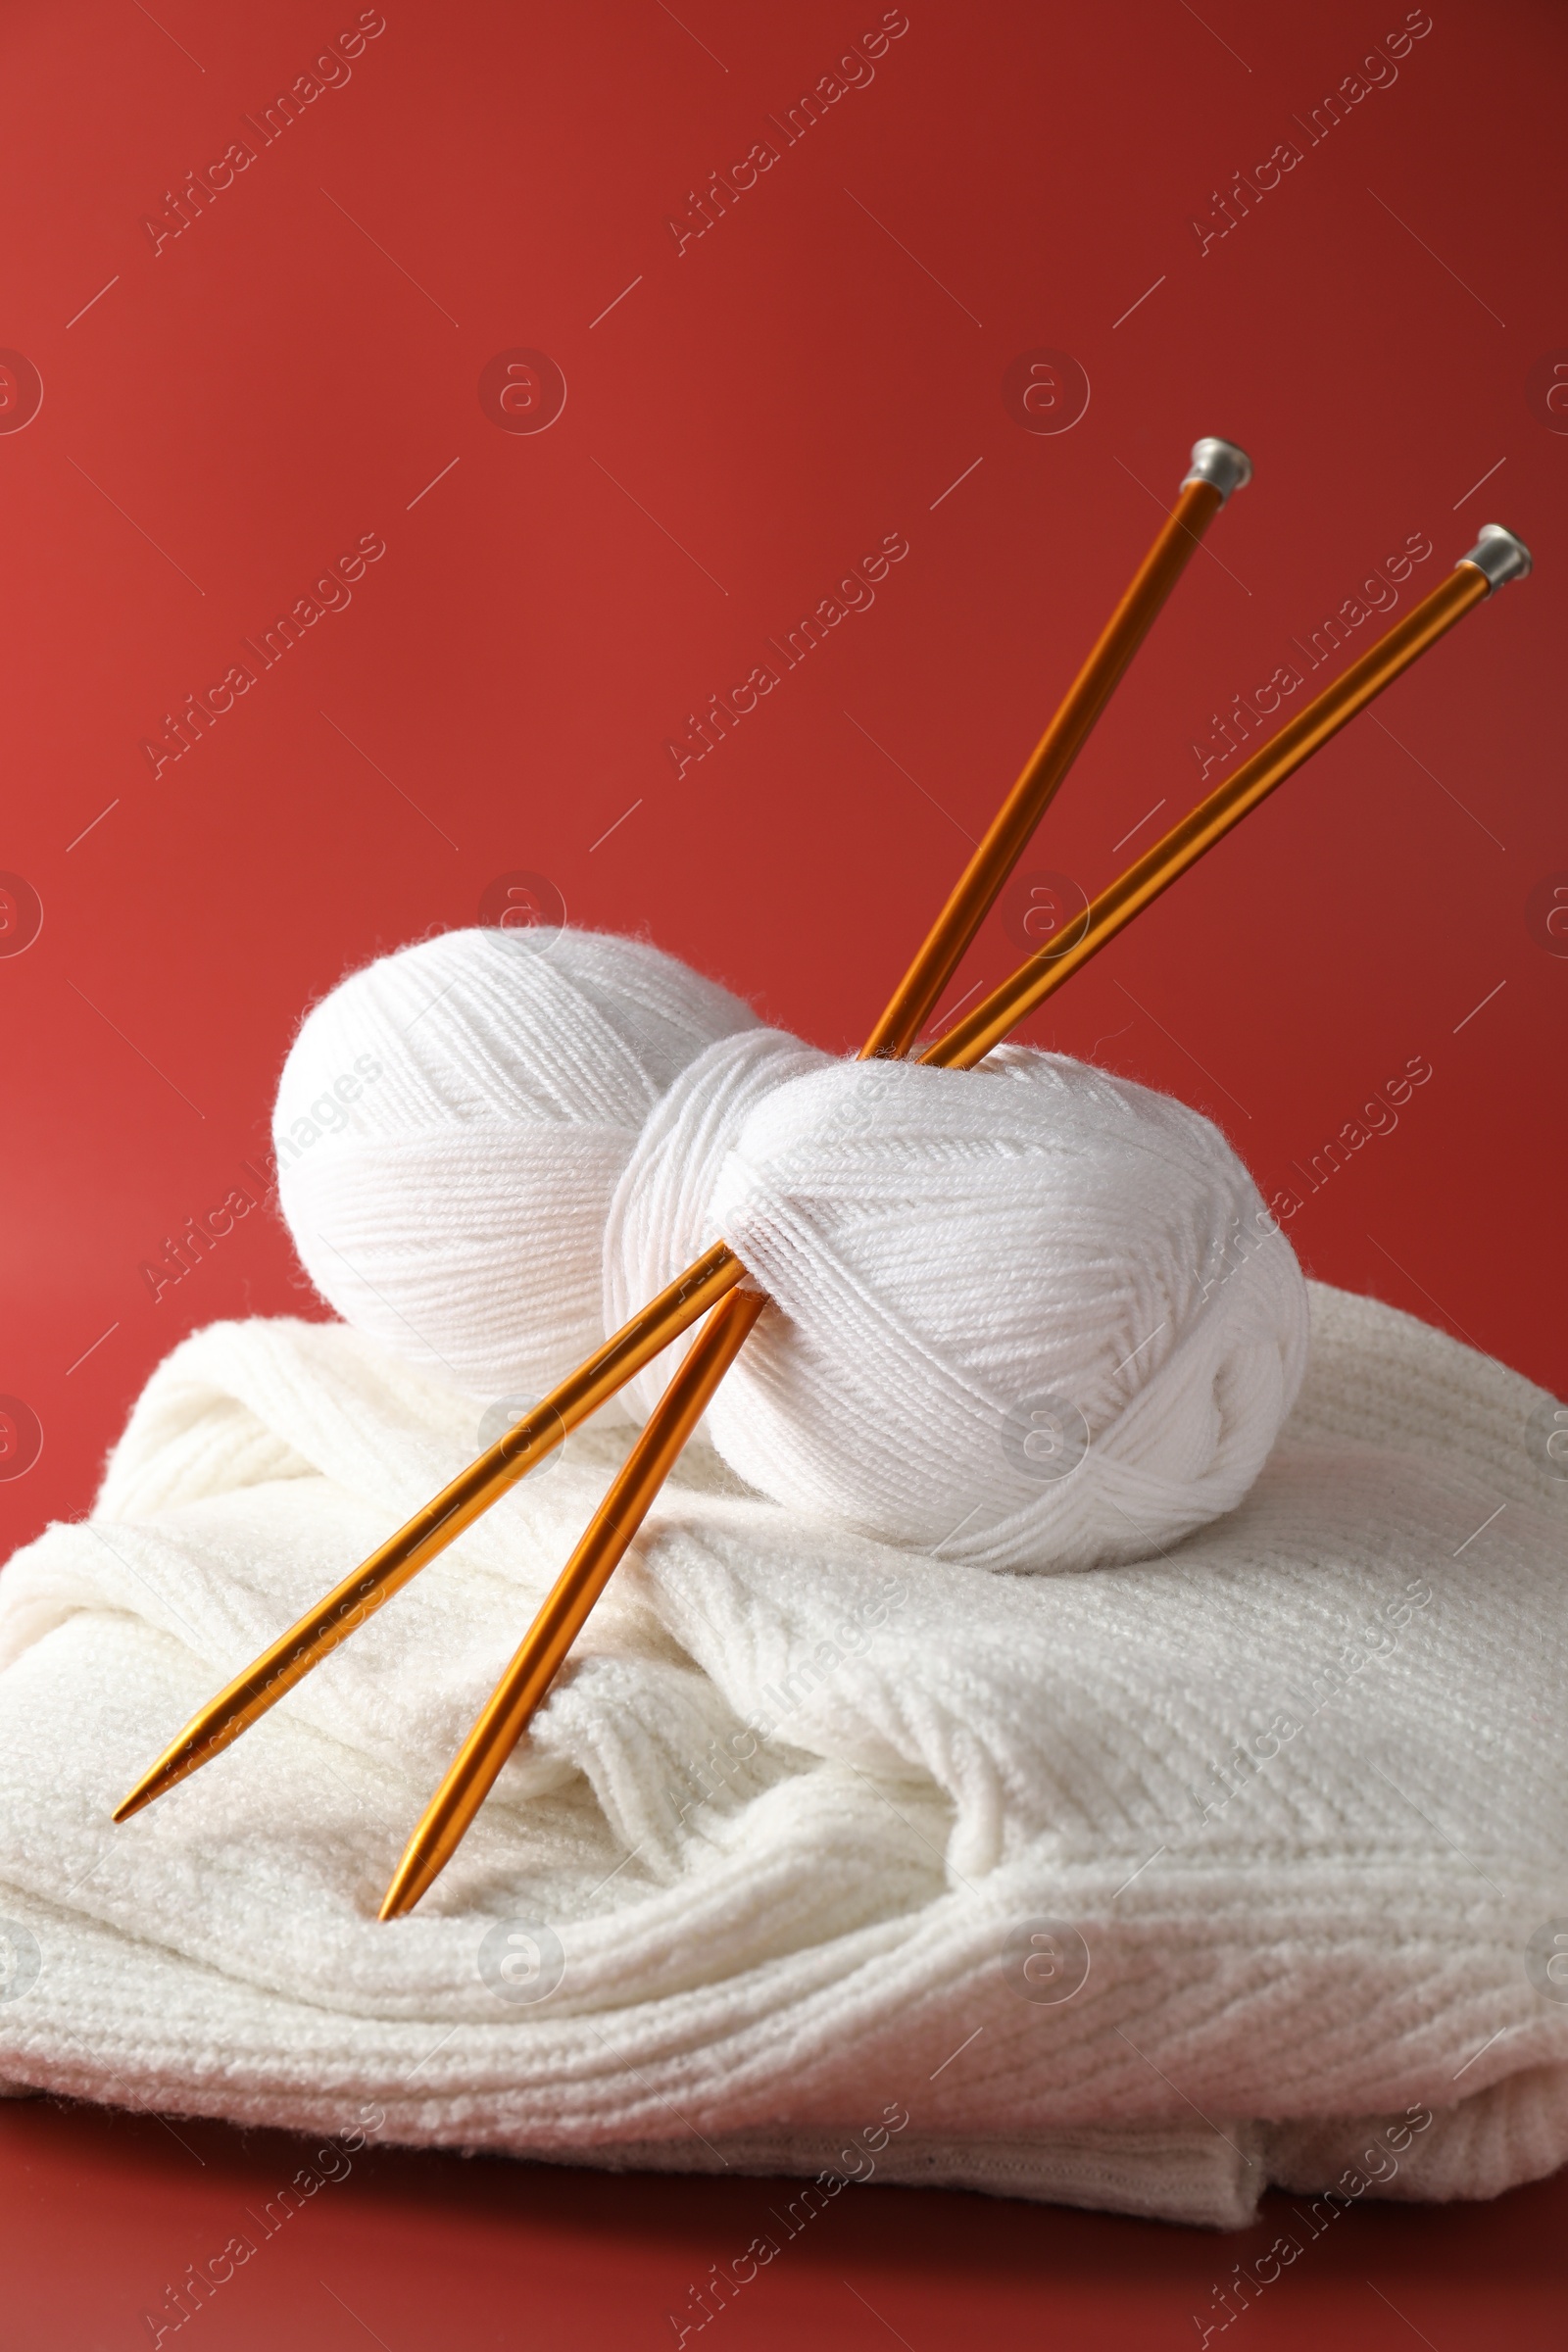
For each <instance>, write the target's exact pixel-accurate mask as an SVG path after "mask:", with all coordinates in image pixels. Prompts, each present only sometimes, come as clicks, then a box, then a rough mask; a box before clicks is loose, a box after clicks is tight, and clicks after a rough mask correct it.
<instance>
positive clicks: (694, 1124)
mask: <svg viewBox="0 0 1568 2352" xmlns="http://www.w3.org/2000/svg"><path fill="white" fill-rule="evenodd" d="M541 943H542V944H541ZM366 1072H373V1073H374V1075H373V1076H370V1077H368V1078H362V1076H359V1075H357V1074H356V1073H366ZM345 1078H346V1079H347V1081H348V1083H347V1085H345V1086H339V1084H338V1082H339V1081H340V1080H342V1079H345ZM343 1097H347V1098H348V1100H346V1101H345V1100H343V1099H342V1098H343ZM274 1135H275V1138H276V1143H277V1151H278V1158H279V1163H280V1170H281V1175H280V1190H281V1197H282V1202H283V1208H284V1212H285V1214H286V1216H287V1218H288V1221H289V1224H290V1227H291V1228H292V1230H293V1233H294V1237H295V1241H296V1244H297V1246H298V1249H299V1251H300V1255H301V1258H302V1260H303V1262H304V1264H305V1266H306V1268H307V1270H308V1272H309V1273H310V1275H311V1278H312V1280H313V1281H314V1282H315V1283H316V1285H317V1287H318V1289H319V1291H320V1292H321V1294H322V1296H323V1297H324V1298H326V1299H328V1300H329V1301H330V1302H331V1304H332V1305H333V1306H334V1307H335V1308H336V1309H337V1311H338V1312H339V1313H340V1314H341V1315H342V1316H343V1317H344V1318H345V1319H346V1320H347V1321H348V1322H350V1323H351V1324H353V1325H354V1326H355V1328H356V1329H358V1330H360V1331H363V1332H365V1333H367V1334H368V1335H370V1336H371V1337H373V1338H375V1339H377V1340H379V1341H381V1342H383V1343H384V1344H385V1345H386V1346H387V1347H389V1348H394V1349H395V1350H396V1351H397V1352H398V1353H399V1354H400V1355H401V1356H403V1357H404V1358H405V1360H406V1361H408V1362H409V1363H410V1364H412V1365H415V1366H417V1367H418V1368H419V1369H421V1370H425V1371H432V1372H436V1373H438V1374H439V1375H440V1376H441V1377H442V1378H443V1379H444V1380H446V1381H448V1382H450V1383H451V1384H452V1385H454V1386H456V1387H458V1388H461V1389H463V1390H466V1392H468V1393H469V1394H470V1395H472V1396H473V1397H476V1398H478V1399H481V1400H483V1401H485V1402H490V1401H492V1400H499V1399H500V1398H502V1397H517V1398H519V1399H522V1400H527V1401H532V1400H533V1399H534V1398H536V1397H540V1396H542V1395H543V1394H544V1393H545V1392H546V1391H547V1390H548V1389H549V1388H550V1386H551V1385H552V1384H553V1383H554V1381H556V1380H557V1379H559V1378H560V1377H561V1374H562V1373H563V1371H564V1369H565V1368H566V1367H567V1366H568V1365H570V1364H571V1363H573V1362H575V1361H576V1360H577V1359H578V1358H579V1357H580V1356H583V1355H586V1354H587V1353H588V1352H589V1350H590V1348H594V1347H596V1346H597V1345H598V1344H599V1342H600V1341H601V1340H602V1338H603V1337H604V1335H605V1332H606V1331H607V1330H613V1329H615V1328H616V1327H617V1326H618V1325H619V1324H621V1323H622V1322H624V1321H626V1320H627V1319H628V1317H629V1316H630V1315H631V1314H632V1313H633V1312H634V1311H635V1310H636V1308H637V1307H638V1306H640V1305H641V1304H642V1303H643V1301H644V1300H645V1299H650V1298H652V1297H653V1295H654V1294H655V1292H657V1291H659V1290H662V1288H663V1287H664V1285H665V1284H666V1283H668V1282H670V1281H671V1280H673V1278H674V1277H675V1276H676V1275H677V1274H678V1273H679V1272H680V1271H681V1269H682V1268H683V1267H684V1266H685V1265H687V1264H688V1263H689V1262H690V1261H691V1260H692V1259H693V1258H695V1257H696V1256H698V1255H699V1254H700V1253H701V1251H702V1250H705V1249H707V1248H708V1247H710V1246H711V1243H712V1242H714V1241H715V1240H720V1239H722V1240H724V1241H726V1242H728V1243H729V1245H730V1247H731V1248H732V1249H733V1250H735V1251H736V1253H737V1255H738V1256H739V1257H740V1258H741V1259H742V1261H743V1262H744V1264H745V1265H746V1267H747V1268H748V1270H749V1273H750V1274H751V1275H752V1276H753V1277H754V1278H755V1280H756V1281H757V1283H758V1284H759V1285H760V1288H761V1289H763V1290H765V1291H766V1293H767V1294H768V1297H769V1299H771V1300H772V1301H773V1302H774V1303H773V1307H772V1309H771V1310H770V1311H769V1312H768V1313H767V1314H766V1315H765V1316H764V1317H763V1320H762V1322H761V1324H760V1326H759V1329H758V1331H757V1332H756V1334H755V1335H754V1337H753V1338H752V1340H751V1341H750V1342H749V1344H748V1346H747V1348H746V1351H745V1353H744V1354H743V1355H742V1357H741V1358H740V1360H739V1362H738V1364H737V1365H736V1367H735V1369H734V1370H733V1371H732V1372H731V1373H730V1375H729V1378H728V1380H727V1381H726V1383H725V1385H724V1387H723V1389H722V1390H721V1391H720V1392H719V1395H718V1397H717V1398H716V1400H715V1402H714V1404H713V1405H712V1407H711V1412H710V1416H709V1420H710V1428H711V1437H712V1440H713V1443H714V1444H715V1445H716V1446H717V1448H718V1450H719V1452H720V1453H721V1454H722V1455H723V1457H724V1459H725V1460H726V1461H727V1462H728V1463H729V1464H730V1466H731V1468H732V1469H734V1470H735V1471H736V1472H737V1473H738V1474H739V1475H740V1476H741V1477H742V1478H744V1479H745V1480H746V1481H747V1482H748V1484H749V1485H751V1486H753V1487H755V1488H756V1489H758V1490H759V1492H760V1493H761V1494H764V1495H769V1496H771V1497H772V1498H773V1499H774V1500H776V1501H779V1502H783V1503H786V1504H788V1505H789V1506H790V1507H791V1508H792V1509H795V1510H797V1511H800V1512H803V1513H806V1514H809V1515H811V1516H813V1517H825V1518H830V1519H832V1520H834V1521H835V1522H837V1523H839V1524H841V1525H845V1526H850V1527H854V1528H857V1529H858V1530H860V1531H861V1532H862V1533H864V1534H866V1535H870V1536H875V1537H878V1538H880V1539H882V1540H884V1541H886V1542H890V1543H894V1544H908V1545H915V1546H918V1547H920V1548H922V1549H926V1550H932V1549H939V1550H940V1552H941V1555H942V1557H944V1558H946V1559H952V1560H958V1561H966V1562H969V1563H971V1564H973V1565H975V1566H977V1567H986V1568H1001V1569H1018V1568H1033V1569H1040V1568H1068V1567H1086V1566H1090V1565H1092V1564H1095V1563H1097V1562H1107V1561H1115V1560H1127V1559H1135V1558H1139V1557H1144V1556H1147V1555H1148V1554H1149V1553H1150V1552H1151V1551H1152V1549H1154V1548H1155V1547H1156V1546H1157V1545H1159V1544H1166V1543H1169V1542H1171V1541H1173V1540H1175V1539H1176V1538H1178V1537H1180V1536H1183V1535H1185V1534H1187V1533H1188V1531H1189V1530H1190V1529H1192V1528H1195V1527H1198V1526H1201V1524H1202V1523H1203V1522H1204V1521H1206V1520H1209V1519H1213V1518H1215V1517H1217V1516H1218V1515H1219V1514H1220V1513H1221V1512H1224V1511H1228V1510H1230V1509H1232V1508H1233V1507H1234V1506H1235V1504H1236V1503H1238V1502H1239V1501H1240V1500H1241V1498H1242V1496H1243V1495H1245V1494H1246V1493H1247V1490H1248V1488H1249V1487H1250V1485H1251V1483H1252V1480H1253V1479H1254V1478H1255V1477H1256V1475H1257V1473H1258V1471H1259V1469H1260V1468H1261V1467H1262V1464H1263V1462H1264V1460H1265V1458H1266V1456H1267V1454H1268V1450H1269V1447H1270V1446H1272V1444H1273V1442H1274V1438H1275V1435H1276V1433H1277V1432H1278V1429H1279V1426H1280V1424H1281V1422H1282V1420H1283V1419H1284V1417H1285V1414H1286V1412H1287V1411H1288V1409H1289V1407H1290V1404H1291V1401H1292V1399H1293V1398H1294V1397H1295V1395H1296V1392H1297V1390H1298V1388H1299V1384H1300V1379H1301V1373H1302V1367H1303V1364H1304V1360H1305V1347H1306V1305H1305V1292H1304V1288H1303V1285H1302V1281H1301V1276H1300V1271H1299V1267H1298V1265H1297V1262H1296V1258H1295V1255H1294V1253H1293V1251H1292V1250H1291V1248H1290V1245H1289V1243H1288V1242H1287V1241H1286V1240H1285V1239H1284V1237H1283V1235H1281V1234H1280V1233H1278V1232H1277V1231H1271V1230H1269V1229H1268V1220H1267V1219H1266V1216H1265V1214H1264V1211H1263V1207H1262V1203H1261V1201H1260V1200H1259V1198H1258V1195H1257V1193H1256V1190H1255V1188H1254V1187H1253V1185H1252V1182H1251V1179H1250V1176H1249V1175H1248V1172H1247V1170H1246V1168H1245V1167H1244V1166H1243V1165H1242V1163H1241V1161H1240V1160H1239V1159H1238V1158H1237V1156H1236V1154H1235V1153H1234V1152H1232V1151H1231V1150H1230V1147H1229V1146H1228V1145H1227V1144H1226V1142H1225V1140H1224V1138H1223V1137H1222V1136H1221V1135H1220V1134H1219V1132H1218V1130H1217V1129H1216V1128H1214V1127H1212V1126H1211V1125H1210V1124H1209V1122H1208V1121H1207V1120H1206V1119H1203V1118H1201V1116H1200V1115H1199V1114H1198V1113H1197V1112H1196V1111H1193V1110H1190V1109H1188V1108H1187V1107H1186V1105H1185V1104H1182V1103H1176V1102H1173V1101H1171V1100H1170V1099H1169V1098H1168V1097H1166V1096H1163V1095H1157V1094H1153V1093H1152V1092H1150V1090H1148V1089H1147V1088H1145V1087H1140V1086H1136V1085H1133V1084H1131V1083H1130V1082H1129V1081H1127V1080H1125V1079H1119V1078H1114V1077H1110V1076H1108V1075H1106V1074H1105V1073H1104V1072H1103V1071H1100V1070H1096V1069H1092V1068H1090V1067H1088V1066H1086V1065H1085V1064H1084V1063H1081V1062H1075V1061H1071V1060H1068V1059H1066V1058H1065V1057H1063V1056H1060V1055H1054V1054H1038V1053H1032V1052H1028V1051H1025V1050H1024V1049H1022V1048H1016V1049H1014V1048H1003V1049H1001V1050H999V1051H998V1052H997V1053H995V1054H992V1055H991V1057H990V1059H989V1060H988V1062H987V1063H986V1065H985V1066H984V1068H983V1069H981V1070H978V1071H974V1072H960V1071H946V1070H930V1069H922V1068H918V1067H909V1066H903V1065H894V1064H889V1063H885V1062H877V1063H871V1064H864V1063H859V1064H858V1063H853V1062H844V1061H837V1060H834V1059H832V1058H830V1057H829V1056H828V1055H827V1054H822V1053H819V1052H817V1051H815V1050H814V1049H813V1048H811V1047H809V1046H805V1045H802V1044H801V1043H800V1042H799V1040H797V1039H795V1038H792V1037H789V1036H786V1035H783V1034H781V1033H780V1032H778V1031H776V1030H769V1029H763V1028H760V1026H759V1025H758V1023H757V1020H756V1017H755V1015H754V1014H752V1013H751V1012H750V1010H749V1009H748V1008H747V1006H745V1005H742V1004H741V1003H739V1001H738V1000H737V999H735V998H733V997H731V996H729V995H728V994H726V992H725V991H723V990H722V989H719V988H715V987H714V986H713V985H712V984H711V982H709V981H706V980H703V979H700V978H699V977H698V976H697V975H696V974H695V973H694V972H691V971H689V970H688V969H687V968H686V967H685V966H684V965H683V964H680V963H677V962H676V961H675V960H674V959H673V958H672V957H670V956H663V955H662V954H661V953H660V952H659V951H658V950H657V949H655V948H651V947H647V946H644V945H640V944H639V943H637V942H635V941H631V940H624V939H614V938H609V937H605V936H602V935H599V934H596V933H591V932H573V931H563V932H560V933H545V934H541V933H537V932H523V933H520V934H508V933H505V932H496V931H460V932H450V933H447V934H446V935H444V936H443V937H440V938H436V939H431V940H428V941H425V942H423V943H422V944H421V945H419V946H417V947H414V948H409V949H406V950H404V951H403V952H402V953H401V954H399V955H395V956H386V957H384V958H383V959H382V960H381V961H380V962H377V963H374V964H371V965H369V966H368V968H367V969H365V970H363V971H360V972H356V973H355V974H353V975H352V976H351V977H350V978H349V979H347V980H345V981H344V982H343V983H342V985H341V986H340V987H339V988H337V989H336V990H334V991H333V993H332V994H331V995H330V996H329V997H327V998H326V999H325V1001H324V1002H323V1003H321V1004H320V1005H318V1006H317V1007H316V1008H315V1010H314V1011H313V1012H312V1013H311V1014H310V1016H309V1017H308V1019H307V1020H306V1021H305V1023H304V1025H303V1027H302V1029H301V1031H300V1034H299V1037H298V1039H297V1040H296V1042H295V1045H294V1047H293V1050H292V1052H291V1053H290V1054H289V1057H288V1061H287V1064H286V1066H285V1068H284V1072H283V1077H282V1083H281V1086H280V1089H279V1093H278V1102H277V1109H276V1114H275V1118H274ZM669 1368H670V1367H669V1365H668V1364H667V1363H665V1364H662V1365H657V1366H655V1367H653V1368H652V1369H651V1370H650V1371H649V1372H648V1373H646V1374H645V1375H644V1376H643V1378H642V1380H641V1382H639V1383H638V1384H637V1386H636V1388H635V1389H634V1391H632V1392H631V1394H630V1401H631V1402H632V1405H633V1407H634V1409H636V1410H638V1411H640V1412H646V1410H647V1409H648V1408H649V1407H650V1406H651V1404H652V1402H653V1400H654V1398H655V1397H657V1396H658V1394H659V1391H660V1389H661V1388H662V1385H663V1381H664V1379H666V1378H667V1376H668V1372H669ZM517 1409H518V1410H519V1411H520V1409H521V1405H520V1402H519V1405H518V1408H517ZM1063 1471H1065V1472H1066V1473H1068V1474H1066V1475H1060V1474H1059V1473H1061V1472H1063Z"/></svg>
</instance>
